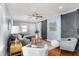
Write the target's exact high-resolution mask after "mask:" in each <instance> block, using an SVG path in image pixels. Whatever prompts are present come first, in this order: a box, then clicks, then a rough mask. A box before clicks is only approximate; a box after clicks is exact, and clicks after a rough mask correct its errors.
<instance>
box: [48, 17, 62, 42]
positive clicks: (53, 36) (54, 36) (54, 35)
mask: <svg viewBox="0 0 79 59" xmlns="http://www.w3.org/2000/svg"><path fill="white" fill-rule="evenodd" d="M53 21H56V23H57V31H50V29H49V24H50V22H53ZM47 36H48V40H49V41H51V40H59V41H60V40H61V17H60V16H55V17H49V18H48V20H47Z"/></svg>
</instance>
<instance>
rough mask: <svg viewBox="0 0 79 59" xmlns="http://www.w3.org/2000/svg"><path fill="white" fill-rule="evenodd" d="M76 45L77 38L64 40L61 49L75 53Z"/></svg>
mask: <svg viewBox="0 0 79 59" xmlns="http://www.w3.org/2000/svg"><path fill="white" fill-rule="evenodd" d="M76 44H77V39H76V38H62V39H61V41H60V49H62V50H67V51H75V47H76Z"/></svg>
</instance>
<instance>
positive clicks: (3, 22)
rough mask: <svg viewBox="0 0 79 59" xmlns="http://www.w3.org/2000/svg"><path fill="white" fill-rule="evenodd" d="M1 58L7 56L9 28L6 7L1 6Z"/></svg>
mask: <svg viewBox="0 0 79 59" xmlns="http://www.w3.org/2000/svg"><path fill="white" fill-rule="evenodd" d="M0 6H1V8H0V56H2V55H6V48H7V38H8V34H9V32H8V27H7V20H6V12H5V10H6V9H5V5H4V4H0Z"/></svg>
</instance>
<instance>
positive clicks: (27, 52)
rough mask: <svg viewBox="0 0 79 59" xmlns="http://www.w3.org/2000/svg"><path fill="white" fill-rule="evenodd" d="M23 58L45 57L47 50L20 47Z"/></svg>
mask: <svg viewBox="0 0 79 59" xmlns="http://www.w3.org/2000/svg"><path fill="white" fill-rule="evenodd" d="M22 51H23V56H47V55H48V48H46V47H44V48H32V47H27V46H24V47H22Z"/></svg>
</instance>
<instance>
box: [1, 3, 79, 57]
mask: <svg viewBox="0 0 79 59" xmlns="http://www.w3.org/2000/svg"><path fill="white" fill-rule="evenodd" d="M78 8H79V4H78V3H75V4H73V3H66V4H65V3H6V4H5V3H2V4H0V13H1V14H0V18H1V19H0V32H1V33H0V39H1V40H0V56H72V55H73V56H75V55H78V56H79V53H78V52H79V49H78V34H77V33H78V32H79V29H78V24H77V22H78V20H77V19H78V16H79V15H78ZM72 14H73V15H72ZM72 19H73V20H72ZM75 19H76V20H75ZM69 20H70V21H69ZM72 21H73V22H72ZM70 22H71V23H70ZM68 29H69V30H68ZM71 29H73V30H71ZM72 32H73V33H72ZM71 46H72V47H71Z"/></svg>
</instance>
